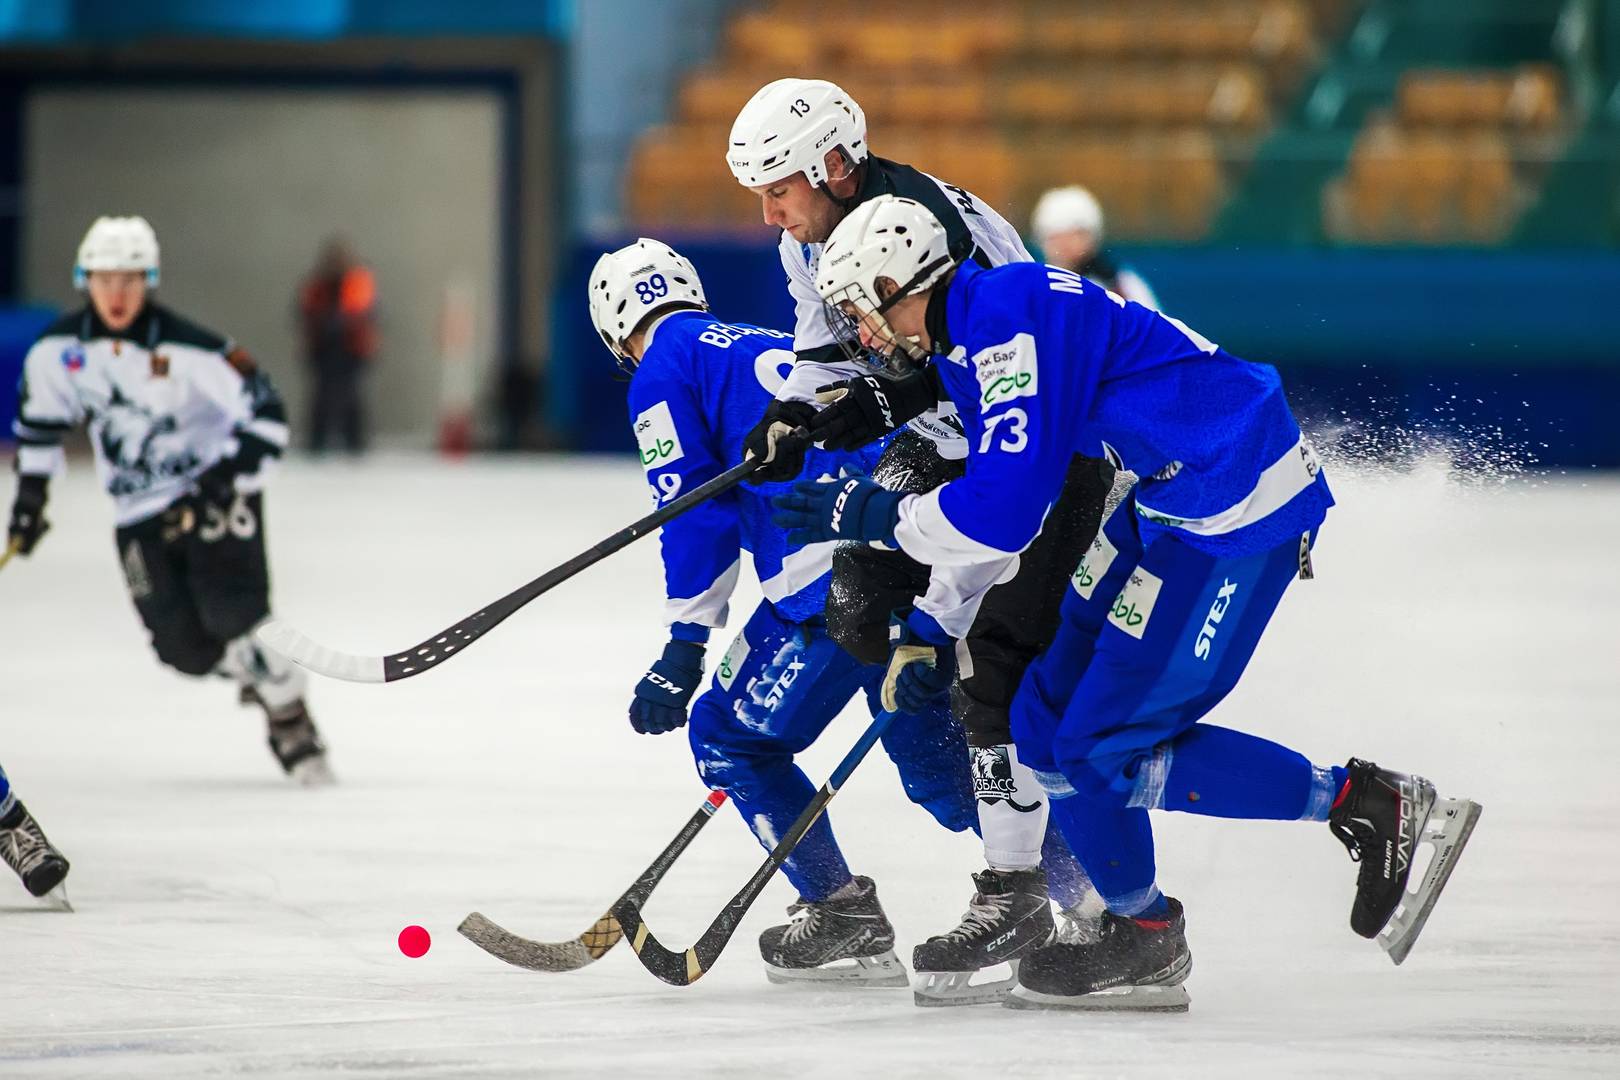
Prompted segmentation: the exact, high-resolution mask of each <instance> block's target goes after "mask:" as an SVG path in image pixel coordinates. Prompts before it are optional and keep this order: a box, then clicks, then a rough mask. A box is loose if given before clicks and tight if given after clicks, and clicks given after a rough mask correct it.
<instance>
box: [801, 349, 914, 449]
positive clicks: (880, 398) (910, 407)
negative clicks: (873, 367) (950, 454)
mask: <svg viewBox="0 0 1620 1080" xmlns="http://www.w3.org/2000/svg"><path fill="white" fill-rule="evenodd" d="M941 396H942V395H941V394H940V386H939V376H938V375H936V374H935V373H934V369H933V368H924V369H922V370H921V371H913V372H910V373H908V374H906V375H903V376H900V377H899V378H894V377H892V376H887V375H863V376H861V377H860V378H858V379H850V380H848V381H847V382H841V383H834V384H832V385H831V386H823V387H822V388H821V389H819V390H817V391H816V400H817V401H819V402H821V403H822V404H823V405H825V406H827V407H826V408H825V409H822V410H821V411H820V412H819V413H817V414H816V416H815V419H814V420H812V421H811V422H810V438H811V440H812V441H814V442H818V443H820V444H821V445H822V446H825V447H826V448H827V449H828V450H856V449H859V448H860V447H862V446H865V445H866V444H868V443H872V442H876V441H877V440H878V439H881V438H883V437H884V436H885V435H888V434H889V433H890V432H893V431H896V430H898V429H899V428H902V427H904V426H905V425H906V424H907V423H909V422H911V421H912V420H915V419H916V418H917V417H919V416H921V415H922V414H923V413H925V412H927V411H928V410H929V409H932V408H933V407H934V406H935V405H938V404H939V401H940V397H941Z"/></svg>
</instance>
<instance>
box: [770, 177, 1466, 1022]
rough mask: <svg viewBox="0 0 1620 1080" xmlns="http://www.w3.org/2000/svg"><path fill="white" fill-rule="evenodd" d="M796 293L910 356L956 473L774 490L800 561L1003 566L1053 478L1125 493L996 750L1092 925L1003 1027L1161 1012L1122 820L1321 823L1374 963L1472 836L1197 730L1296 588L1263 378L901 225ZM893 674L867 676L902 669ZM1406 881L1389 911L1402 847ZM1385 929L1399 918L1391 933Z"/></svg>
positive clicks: (1160, 898) (856, 248)
mask: <svg viewBox="0 0 1620 1080" xmlns="http://www.w3.org/2000/svg"><path fill="white" fill-rule="evenodd" d="M816 286H817V289H818V291H819V292H820V294H821V295H822V297H824V298H825V299H826V300H827V302H828V303H830V304H834V305H837V306H838V307H840V308H841V309H842V310H844V311H845V313H846V314H848V315H849V316H850V317H851V318H854V319H856V320H857V321H858V323H859V325H860V336H861V338H862V340H863V342H864V343H865V344H866V345H867V346H868V347H872V348H876V349H878V350H879V351H881V352H883V353H885V354H888V355H891V356H895V357H898V358H899V359H901V360H902V361H906V362H925V361H926V360H927V358H928V357H929V356H930V354H937V355H938V356H942V357H944V359H942V360H941V359H935V360H934V364H935V365H936V366H937V367H938V368H939V374H940V377H941V379H942V380H943V382H944V385H945V387H946V389H947V390H948V391H949V393H950V394H951V397H952V399H953V400H954V401H955V402H956V403H957V407H958V409H959V411H960V414H961V416H962V420H963V424H964V426H965V427H966V429H967V432H968V436H969V446H970V447H971V449H972V455H971V457H970V460H969V463H968V467H967V471H966V473H965V474H964V476H963V477H962V478H961V479H960V480H958V481H953V482H951V483H948V484H945V485H944V486H943V487H940V488H937V489H935V490H934V491H932V492H929V493H927V494H923V495H908V494H904V493H901V492H892V491H888V490H885V489H884V488H882V487H879V486H878V485H876V484H874V483H873V482H872V481H871V480H869V479H867V478H865V477H861V476H851V477H848V478H846V479H843V480H840V481H836V482H833V483H820V484H818V483H816V482H815V481H811V480H802V481H800V482H799V483H798V484H796V485H795V488H794V491H793V493H792V494H790V495H788V496H783V497H780V498H779V499H778V500H777V505H778V507H779V509H780V513H779V514H778V515H777V517H776V520H777V521H778V523H780V524H782V525H784V526H785V527H789V528H791V529H792V530H793V531H792V532H790V534H789V535H790V537H791V538H793V539H797V540H801V541H804V542H815V541H818V540H827V539H837V538H845V539H852V540H867V541H881V542H884V543H889V544H895V545H897V546H899V547H900V548H901V549H902V550H904V551H906V552H908V553H909V554H911V555H912V556H913V557H914V558H917V559H920V560H924V561H927V562H930V563H944V564H949V563H954V562H962V561H967V560H974V559H982V558H984V557H985V555H986V553H988V552H1016V551H1018V550H1020V549H1022V548H1023V547H1024V546H1025V545H1026V544H1028V543H1029V542H1030V540H1031V539H1032V538H1033V537H1034V536H1035V534H1036V532H1037V530H1038V529H1039V528H1040V526H1041V521H1042V518H1043V516H1044V515H1045V514H1046V512H1047V508H1048V507H1049V506H1050V505H1051V503H1052V501H1053V499H1054V498H1056V496H1057V493H1058V491H1059V489H1060V486H1061V484H1062V482H1063V476H1064V470H1065V468H1066V465H1067V462H1068V459H1069V457H1070V455H1072V454H1074V453H1076V452H1081V453H1098V452H1101V453H1104V454H1106V455H1107V456H1108V457H1109V458H1110V459H1111V460H1113V461H1115V462H1116V463H1117V464H1118V465H1119V466H1120V467H1122V468H1125V469H1129V470H1131V471H1132V472H1134V473H1136V475H1137V476H1139V477H1141V478H1142V479H1141V480H1140V481H1139V482H1138V483H1137V484H1136V485H1135V488H1134V490H1133V491H1132V493H1131V495H1130V497H1129V498H1128V499H1127V500H1126V501H1125V502H1124V503H1123V504H1121V505H1120V507H1119V508H1118V509H1117V510H1116V511H1115V512H1114V513H1113V514H1112V515H1111V516H1110V519H1109V521H1108V522H1107V523H1106V524H1105V526H1104V529H1103V532H1102V534H1101V535H1100V536H1099V537H1098V538H1097V540H1096V541H1095V542H1094V543H1093V544H1092V546H1091V548H1090V550H1089V552H1088V553H1087V554H1086V556H1085V557H1084V558H1083V559H1082V560H1081V562H1080V564H1079V566H1078V567H1077V568H1076V571H1075V575H1074V579H1073V588H1072V590H1071V592H1070V593H1069V594H1068V596H1067V597H1066V599H1065V601H1064V607H1063V621H1062V625H1061V627H1060V629H1059V632H1058V637H1057V640H1056V641H1055V642H1054V643H1053V645H1052V646H1051V648H1050V649H1048V650H1047V651H1046V652H1045V653H1044V654H1043V655H1042V656H1041V657H1040V658H1038V659H1037V660H1036V662H1035V663H1034V664H1033V665H1032V666H1031V667H1030V669H1029V670H1028V671H1027V672H1026V674H1025V677H1024V680H1023V683H1022V684H1021V686H1020V687H1019V691H1018V695H1017V697H1016V698H1015V700H1014V706H1013V718H1012V719H1013V737H1014V740H1015V741H1016V743H1017V746H1018V750H1019V753H1020V756H1021V757H1022V758H1023V759H1024V760H1025V761H1027V762H1029V764H1030V765H1031V767H1032V768H1034V769H1035V770H1036V772H1037V775H1038V776H1039V777H1040V779H1041V782H1042V785H1043V786H1044V787H1045V788H1046V790H1047V793H1048V794H1049V796H1050V797H1051V801H1052V816H1053V819H1054V820H1056V821H1057V822H1058V823H1059V825H1060V827H1061V828H1062V830H1063V833H1064V835H1065V836H1066V837H1067V839H1068V841H1069V843H1070V845H1071V846H1072V847H1073V848H1074V851H1075V853H1076V854H1077V855H1079V857H1080V861H1081V862H1082V864H1084V866H1085V867H1086V870H1087V871H1088V872H1089V874H1090V876H1091V879H1092V881H1093V883H1094V884H1095V886H1096V888H1097V890H1098V892H1099V893H1100V894H1101V895H1102V897H1103V900H1104V902H1105V903H1106V904H1107V907H1108V913H1107V915H1105V917H1104V920H1103V926H1102V933H1101V935H1100V936H1099V937H1098V938H1097V939H1096V940H1094V941H1088V942H1067V943H1053V944H1051V945H1048V946H1046V947H1045V948H1043V949H1040V950H1037V951H1036V952H1035V953H1034V954H1033V955H1032V956H1031V957H1030V958H1029V959H1027V960H1025V962H1024V964H1023V965H1022V967H1021V968H1020V970H1019V973H1018V980H1019V984H1020V985H1019V987H1018V988H1017V989H1016V990H1015V991H1014V992H1013V995H1012V997H1011V998H1010V999H1009V1001H1008V1003H1009V1004H1011V1005H1014V1006H1018V1007H1057V1008H1082V1009H1099V1008H1124V1009H1149V1010H1175V1011H1179V1010H1184V1009H1185V1008H1186V1007H1187V995H1186V990H1185V988H1184V987H1183V986H1182V983H1183V981H1184V980H1185V978H1186V976H1187V973H1188V971H1189V970H1190V967H1191V953H1190V952H1189V951H1188V949H1187V943H1186V938H1185V934H1184V925H1185V923H1184V916H1183V911H1182V906H1181V903H1180V902H1179V901H1177V900H1175V899H1172V898H1170V897H1167V896H1165V895H1164V894H1162V893H1161V892H1160V891H1159V886H1158V882H1157V878H1156V871H1155V865H1154V848H1153V834H1152V830H1151V826H1150V823H1149V817H1148V813H1147V811H1148V810H1150V809H1163V810H1180V811H1184V812H1187V813H1195V814H1204V815H1209V816H1213V817H1227V818H1252V819H1268V820H1294V819H1298V820H1307V821H1326V822H1328V823H1329V825H1330V826H1331V829H1332V832H1333V834H1334V835H1335V836H1337V837H1338V838H1339V839H1340V840H1341V841H1342V842H1343V843H1344V844H1345V845H1346V846H1347V847H1348V848H1349V850H1350V853H1351V855H1352V857H1353V858H1355V859H1357V860H1358V861H1359V862H1360V863H1361V872H1360V878H1359V880H1358V882H1357V894H1356V899H1355V902H1354V904H1353V906H1352V912H1351V926H1352V928H1353V929H1355V930H1356V931H1357V932H1358V933H1360V934H1362V935H1363V936H1366V937H1377V938H1379V939H1380V944H1381V945H1382V946H1383V947H1384V948H1385V949H1386V951H1388V952H1389V954H1390V957H1391V958H1392V959H1393V960H1394V961H1395V962H1396V963H1399V962H1400V961H1401V960H1402V959H1404V958H1405V956H1406V953H1407V951H1408V950H1410V948H1411V947H1412V944H1413V942H1414V940H1415V938H1416V936H1417V934H1418V933H1419V932H1420V931H1421V929H1422V927H1423V924H1424V922H1425V921H1426V919H1427V918H1428V915H1429V912H1430V910H1431V909H1432V907H1433V904H1434V902H1435V900H1436V899H1437V898H1438V896H1439V893H1440V890H1441V889H1442V888H1443V887H1444V885H1445V882H1446V880H1447V878H1448V877H1449V875H1450V872H1451V869H1452V867H1453V866H1454V865H1455V863H1456V859H1457V857H1458V856H1459V855H1460V854H1461V851H1462V848H1463V845H1464V844H1465V843H1466V842H1467V839H1468V835H1469V833H1470V831H1471V830H1472V828H1473V824H1474V822H1475V820H1476V819H1477V817H1478V814H1479V807H1478V805H1477V804H1474V803H1472V802H1469V801H1467V800H1462V799H1443V798H1439V797H1438V796H1437V795H1436V792H1435V788H1434V786H1433V785H1432V784H1430V783H1429V782H1428V781H1427V780H1424V779H1422V778H1421V777H1417V776H1408V775H1405V774H1402V773H1396V772H1392V771H1389V770H1385V769H1380V768H1378V767H1377V766H1375V765H1373V764H1371V763H1368V762H1365V761H1361V760H1358V759H1356V758H1351V759H1350V762H1349V764H1348V765H1346V766H1343V767H1339V766H1333V767H1323V766H1319V765H1314V764H1312V763H1311V762H1310V761H1309V760H1307V759H1306V758H1305V757H1304V756H1302V755H1300V754H1299V753H1296V752H1295V751H1293V750H1290V749H1288V748H1286V747H1283V746H1279V745H1278V744H1276V743H1273V742H1269V741H1267V740H1264V739H1260V738H1256V737H1254V736H1251V735H1246V734H1244V733H1242V732H1239V731H1234V730H1230V729H1227V728H1221V727H1216V726H1214V725H1211V724H1206V723H1201V722H1200V721H1201V720H1202V718H1203V717H1204V716H1205V715H1206V714H1207V713H1208V712H1209V711H1210V710H1211V709H1212V708H1214V707H1215V705H1216V704H1217V703H1219V702H1220V700H1221V699H1222V698H1223V697H1225V696H1226V694H1227V693H1228V692H1229V691H1230V690H1231V689H1232V687H1233V685H1234V684H1235V683H1236V682H1237V679H1238V677H1239V676H1240V675H1241V674H1242V671H1243V669H1244V667H1245V665H1246V664H1247V662H1248V660H1249V657H1250V656H1251V655H1252V653H1253V651H1254V648H1255V646H1256V645H1257V643H1258V642H1259V639H1260V636H1261V633H1262V632H1263V631H1264V629H1265V627H1266V624H1267V622H1268V621H1269V620H1270V618H1271V615H1272V613H1273V611H1274V610H1275V609H1276V607H1277V604H1278V602H1279V601H1280V600H1281V599H1282V594H1283V592H1284V590H1285V589H1286V588H1287V586H1288V583H1289V582H1290V581H1291V580H1292V579H1293V578H1295V577H1296V576H1298V577H1309V576H1310V574H1311V546H1312V544H1313V543H1314V541H1315V539H1316V535H1317V532H1318V530H1319V529H1320V527H1321V524H1322V522H1323V520H1324V518H1325V515H1326V512H1327V509H1328V507H1330V506H1331V505H1332V503H1333V499H1332V496H1331V495H1330V494H1329V491H1328V485H1327V479H1326V477H1325V475H1324V474H1323V472H1322V470H1321V468H1320V466H1319V465H1318V462H1317V459H1316V455H1315V454H1314V452H1313V451H1312V449H1311V445H1310V442H1309V441H1308V440H1307V439H1306V438H1305V437H1304V436H1303V435H1302V434H1301V432H1300V429H1299V426H1298V424H1297V423H1296V422H1295V420H1294V417H1293V415H1292V413H1291V412H1290V410H1289V407H1288V403H1287V401H1286V399H1285V398H1284V395H1283V391H1282V385H1281V382H1280V380H1279V379H1278V376H1277V372H1276V370H1275V369H1273V368H1271V367H1268V366H1266V365H1263V364H1253V363H1248V362H1246V361H1243V360H1240V359H1238V358H1236V357H1234V356H1232V355H1230V354H1229V353H1226V352H1225V351H1223V350H1222V349H1220V348H1219V347H1218V346H1217V345H1215V344H1214V343H1213V342H1210V341H1208V340H1206V339H1205V338H1203V337H1202V336H1200V335H1199V334H1197V333H1196V332H1194V331H1192V330H1190V329H1189V328H1187V327H1186V326H1184V325H1183V324H1181V323H1180V322H1178V321H1177V320H1175V319H1171V318H1167V317H1165V316H1162V315H1160V314H1158V313H1156V312H1153V311H1151V310H1149V309H1147V308H1144V307H1142V306H1140V305H1138V304H1134V303H1130V302H1127V301H1125V300H1123V299H1122V298H1120V297H1118V296H1117V295H1114V294H1112V293H1110V292H1108V291H1106V290H1105V289H1103V288H1101V287H1099V286H1097V285H1096V284H1095V283H1092V282H1088V281H1086V280H1084V279H1083V278H1081V277H1080V276H1079V275H1077V274H1074V273H1071V272H1069V271H1067V270H1062V269H1058V268H1056V267H1048V266H1041V265H1037V264H1027V263H1026V264H1015V265H1010V266H1004V267H997V268H995V269H988V270H987V269H983V268H981V267H979V266H977V265H974V264H972V263H969V262H958V261H957V260H956V259H954V258H952V257H951V255H950V254H949V252H948V250H947V245H946V240H945V230H944V229H943V228H942V227H941V226H940V224H939V222H938V221H937V220H936V219H935V218H934V216H933V215H932V214H931V213H930V212H929V210H928V209H927V208H926V207H924V206H923V205H921V204H920V203H917V202H913V201H911V200H906V199H896V198H885V199H882V200H878V201H875V202H873V203H871V204H868V205H866V206H863V207H860V208H859V209H858V210H857V211H856V212H855V213H854V214H852V215H851V216H850V217H849V218H847V219H846V220H845V221H844V222H843V223H842V224H841V225H840V226H839V227H838V229H837V230H836V231H835V232H834V233H833V236H832V238H831V239H830V240H829V242H828V244H827V248H826V250H825V251H824V252H823V255H822V260H821V264H820V269H819V273H818V276H817V281H816ZM908 659H909V658H908V656H907V655H905V654H904V649H903V648H902V649H898V650H896V654H895V656H894V658H893V659H892V660H891V668H894V667H899V666H903V665H904V664H905V663H907V662H908ZM1420 842H1428V843H1430V844H1432V845H1433V848H1434V853H1433V859H1432V860H1431V861H1430V862H1429V864H1428V866H1427V869H1426V870H1425V871H1424V872H1423V873H1422V874H1421V875H1420V880H1419V881H1418V884H1417V887H1416V889H1415V890H1412V891H1409V890H1408V884H1409V878H1410V877H1411V876H1412V875H1411V871H1412V867H1413V856H1414V854H1415V848H1416V845H1417V844H1418V843H1420ZM1397 908H1399V909H1400V910H1399V911H1397Z"/></svg>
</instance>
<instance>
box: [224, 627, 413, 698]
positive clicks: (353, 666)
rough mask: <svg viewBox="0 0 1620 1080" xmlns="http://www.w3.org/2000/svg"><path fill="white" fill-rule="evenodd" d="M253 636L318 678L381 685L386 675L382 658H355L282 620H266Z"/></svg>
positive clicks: (353, 655) (351, 654)
mask: <svg viewBox="0 0 1620 1080" xmlns="http://www.w3.org/2000/svg"><path fill="white" fill-rule="evenodd" d="M253 636H254V637H256V638H258V639H259V642H260V644H262V645H264V646H266V647H267V648H270V649H274V650H275V651H276V652H278V653H280V654H281V655H282V656H285V657H286V658H287V659H289V660H291V661H292V662H293V663H295V664H297V665H298V666H299V667H304V668H308V669H309V670H310V671H313V672H315V673H316V674H317V675H325V676H326V677H328V678H331V679H344V680H346V681H348V682H365V683H380V682H383V681H385V680H386V678H387V676H386V674H385V673H384V670H383V658H382V657H380V656H356V655H355V654H353V653H346V652H339V651H338V650H337V649H330V648H327V647H326V646H325V645H322V644H321V643H320V642H318V641H316V640H315V639H314V638H312V637H310V636H309V635H307V634H305V633H304V632H303V631H301V630H299V629H298V628H296V627H294V626H289V625H288V624H287V623H285V622H282V621H281V620H280V619H275V618H271V619H266V620H265V621H264V622H262V623H260V624H259V627H258V629H257V630H255V631H254V632H253Z"/></svg>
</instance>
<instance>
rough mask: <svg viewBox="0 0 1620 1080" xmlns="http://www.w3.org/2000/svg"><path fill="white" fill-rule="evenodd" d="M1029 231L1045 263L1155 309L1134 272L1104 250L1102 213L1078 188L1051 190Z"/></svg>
mask: <svg viewBox="0 0 1620 1080" xmlns="http://www.w3.org/2000/svg"><path fill="white" fill-rule="evenodd" d="M1029 227H1030V231H1031V232H1032V233H1034V234H1035V242H1036V243H1037V244H1039V245H1040V248H1041V252H1042V254H1043V255H1044V257H1045V259H1046V261H1047V262H1048V263H1049V264H1051V265H1052V266H1061V267H1063V268H1064V269H1065V270H1072V271H1074V272H1075V273H1077V274H1080V275H1081V276H1083V277H1087V278H1090V279H1091V280H1092V281H1095V282H1096V283H1097V284H1099V285H1101V286H1102V287H1103V288H1105V289H1108V290H1109V291H1110V292H1113V293H1116V294H1117V295H1119V296H1123V297H1124V298H1125V299H1127V300H1135V301H1136V302H1137V303H1138V304H1141V305H1143V306H1144V307H1150V308H1157V307H1158V306H1159V298H1158V297H1156V296H1154V295H1153V290H1152V289H1151V288H1149V287H1148V283H1147V282H1145V281H1143V280H1142V278H1141V276H1140V275H1139V274H1137V273H1136V272H1135V271H1133V270H1130V269H1128V268H1126V267H1122V266H1120V265H1119V264H1118V263H1117V262H1115V261H1114V258H1113V256H1112V255H1110V254H1109V253H1108V251H1107V250H1106V249H1104V248H1103V246H1102V242H1103V212H1102V206H1101V205H1100V204H1099V203H1098V202H1097V198H1096V196H1094V195H1092V193H1091V192H1089V191H1087V190H1086V189H1085V188H1083V187H1080V186H1079V185H1078V184H1076V185H1074V186H1072V187H1060V188H1053V189H1051V190H1050V191H1048V192H1046V193H1045V194H1044V195H1042V196H1041V197H1040V200H1039V201H1037V202H1036V203H1035V212H1034V213H1033V214H1031V215H1030V222H1029Z"/></svg>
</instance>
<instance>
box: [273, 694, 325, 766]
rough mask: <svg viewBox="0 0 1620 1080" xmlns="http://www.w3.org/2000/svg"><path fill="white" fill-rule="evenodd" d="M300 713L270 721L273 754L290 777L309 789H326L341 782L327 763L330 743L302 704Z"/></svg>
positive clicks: (300, 704) (300, 703)
mask: <svg viewBox="0 0 1620 1080" xmlns="http://www.w3.org/2000/svg"><path fill="white" fill-rule="evenodd" d="M297 710H298V711H297V713H296V714H295V715H293V716H290V717H288V718H286V719H284V720H271V721H270V752H271V753H273V754H275V755H276V760H277V761H279V762H281V767H282V769H283V770H285V771H286V773H287V775H288V776H290V777H292V778H293V779H294V780H296V781H298V782H299V783H300V784H302V785H304V786H305V787H325V786H326V785H328V784H334V783H336V782H337V778H336V777H335V776H333V775H332V767H331V766H330V765H329V764H327V761H326V744H325V743H324V742H322V741H321V733H320V732H319V731H316V730H315V721H313V720H311V719H310V716H309V711H308V710H307V709H305V708H304V703H303V702H302V701H299V702H297Z"/></svg>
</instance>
